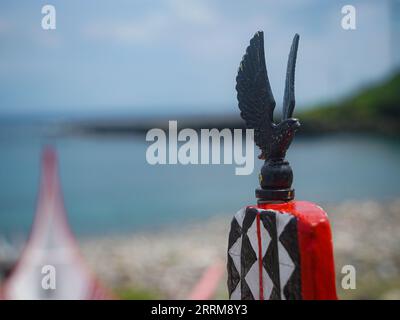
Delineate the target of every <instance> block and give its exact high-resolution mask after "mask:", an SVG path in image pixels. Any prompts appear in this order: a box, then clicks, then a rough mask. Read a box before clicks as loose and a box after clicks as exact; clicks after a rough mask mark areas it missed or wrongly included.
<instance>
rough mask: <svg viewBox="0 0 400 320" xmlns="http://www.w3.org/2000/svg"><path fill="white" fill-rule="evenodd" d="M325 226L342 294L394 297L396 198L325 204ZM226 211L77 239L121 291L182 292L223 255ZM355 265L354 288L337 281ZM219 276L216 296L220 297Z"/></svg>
mask: <svg viewBox="0 0 400 320" xmlns="http://www.w3.org/2000/svg"><path fill="white" fill-rule="evenodd" d="M323 207H324V208H325V209H326V211H327V212H328V216H329V219H330V221H331V225H332V232H333V238H334V252H335V268H336V278H337V288H338V294H339V297H340V298H342V299H399V298H400V250H399V248H400V199H394V200H390V201H388V202H377V201H363V202H360V201H346V202H342V203H340V204H335V205H333V204H325V205H323ZM233 214H234V213H232V214H231V215H219V216H217V217H214V218H210V219H208V220H206V221H201V222H197V223H193V224H189V225H185V226H184V228H179V229H177V228H166V229H163V230H158V231H156V232H154V233H152V232H143V233H135V234H132V235H124V236H118V237H107V238H93V239H85V240H80V244H81V249H82V252H83V255H84V257H85V258H86V260H87V263H88V264H89V265H90V266H91V267H92V269H93V270H94V271H95V273H96V274H97V275H98V276H99V277H100V279H101V280H102V281H103V283H104V284H105V285H106V286H108V287H109V288H110V289H111V290H113V291H114V292H115V293H116V294H117V295H119V296H120V297H122V298H126V299H130V298H132V299H133V298H138V299H140V298H161V299H185V298H187V297H188V295H189V294H190V292H191V290H192V289H193V287H194V286H195V284H196V282H197V281H198V280H199V279H200V278H201V276H202V274H203V273H204V271H205V270H206V269H207V268H208V267H209V266H211V265H213V264H215V263H218V262H221V263H223V264H225V262H226V247H227V241H228V240H227V237H228V232H229V226H230V221H231V218H232V215H233ZM345 265H352V266H354V267H355V269H356V285H357V287H356V289H355V290H351V289H348V290H344V289H342V288H341V280H342V278H343V276H344V275H343V274H342V273H341V271H342V268H343V266H345ZM226 291H227V290H226V278H224V277H222V278H221V279H220V283H219V285H218V289H217V291H216V293H215V298H217V299H225V298H227V293H226Z"/></svg>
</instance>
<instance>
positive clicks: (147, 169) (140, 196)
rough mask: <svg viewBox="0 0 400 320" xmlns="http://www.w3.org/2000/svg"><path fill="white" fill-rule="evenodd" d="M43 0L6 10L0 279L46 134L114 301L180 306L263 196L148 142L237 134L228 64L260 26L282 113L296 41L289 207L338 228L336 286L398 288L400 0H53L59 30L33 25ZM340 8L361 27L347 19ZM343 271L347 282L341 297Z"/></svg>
mask: <svg viewBox="0 0 400 320" xmlns="http://www.w3.org/2000/svg"><path fill="white" fill-rule="evenodd" d="M45 4H47V2H46V3H45V2H43V1H29V2H23V3H18V4H17V3H16V2H13V1H2V2H1V4H0V43H1V46H0V150H1V156H0V268H1V274H2V277H3V278H4V277H6V275H7V272H9V270H10V268H11V266H12V265H13V264H14V263H15V261H16V259H18V257H19V255H20V250H21V248H22V246H23V244H24V243H25V241H26V239H27V237H28V235H29V230H30V228H31V225H32V221H33V217H34V212H35V206H36V199H37V192H38V183H39V175H40V154H41V150H42V147H43V146H44V145H46V144H52V145H53V146H55V148H56V150H57V153H58V156H59V159H60V176H61V183H62V189H63V195H64V200H65V206H66V210H67V212H68V219H69V222H70V224H71V228H72V230H73V232H74V234H75V235H76V236H77V238H78V240H79V243H80V246H81V249H82V250H83V253H84V256H85V258H86V260H87V262H88V263H89V265H91V266H92V268H93V269H94V270H95V272H96V273H97V274H98V275H99V277H100V278H101V279H102V280H103V281H104V282H105V283H106V285H107V286H108V287H110V288H111V289H112V290H114V292H116V293H117V294H118V295H119V296H120V297H123V298H184V297H185V296H186V295H187V294H188V292H190V289H191V288H192V286H193V285H194V284H195V282H196V281H197V280H198V278H199V277H200V276H201V274H202V272H203V271H204V270H205V269H206V268H207V267H208V266H209V265H211V264H213V263H214V262H215V261H217V260H221V261H225V260H224V259H225V250H226V245H227V236H228V228H229V224H230V219H231V217H232V215H233V214H234V213H235V212H236V211H237V210H239V209H240V208H241V207H243V206H246V205H249V204H253V203H255V197H254V189H255V188H256V187H257V185H258V178H257V175H258V171H259V168H260V166H261V165H262V163H261V161H258V162H260V163H256V168H255V170H254V172H253V174H252V175H250V176H235V170H234V168H235V165H207V166H206V165H203V166H202V165H197V166H196V165H189V166H184V165H179V164H178V165H158V166H151V165H149V164H148V163H147V162H146V158H145V154H146V149H147V147H148V146H149V145H150V143H149V142H146V140H145V134H146V132H147V130H149V129H150V128H154V127H160V128H167V126H168V120H178V126H179V127H181V128H186V127H194V128H213V127H216V128H226V127H228V128H242V127H243V123H242V121H241V119H240V118H239V111H238V108H237V101H236V92H235V77H236V72H237V68H238V65H239V62H240V60H241V58H242V55H243V54H244V52H245V48H246V47H247V45H248V42H249V40H250V38H251V37H252V35H253V34H254V33H255V32H256V31H257V30H263V31H264V34H265V52H266V60H267V68H268V72H269V78H270V82H271V86H272V89H273V92H274V95H275V99H276V101H277V108H276V109H277V111H278V110H279V109H280V108H281V103H280V101H282V99H283V89H284V81H285V72H286V63H287V56H288V53H289V49H290V44H291V41H292V38H293V35H294V34H295V33H299V34H300V45H299V54H298V60H297V61H298V62H297V69H296V103H297V105H296V110H295V116H296V117H298V118H299V119H300V120H301V122H302V124H303V126H302V128H301V129H300V131H299V134H298V135H297V136H296V139H295V141H294V143H293V145H292V147H291V149H290V150H289V152H288V155H287V158H288V160H289V161H290V163H291V165H292V168H293V171H294V187H295V189H296V194H297V199H299V200H309V201H313V202H317V203H319V204H321V205H322V206H324V208H326V209H327V212H328V214H329V216H330V219H331V221H332V228H333V234H334V244H335V259H336V272H337V277H338V289H339V291H340V296H341V297H342V298H382V299H386V298H400V273H399V271H400V253H399V252H398V248H399V246H400V238H399V236H398V234H399V232H400V209H399V208H400V192H399V181H400V170H399V163H400V140H399V136H400V106H399V104H400V91H399V89H400V73H399V70H400V68H399V67H400V44H399V41H398V39H399V38H400V1H397V0H386V1H349V0H347V1H335V2H327V1H325V2H321V1H312V0H304V1H300V0H298V1H286V0H285V1H279V3H278V2H276V1H258V0H251V1H241V2H228V1H211V0H210V1H209V0H204V1H201V0H185V1H183V0H169V1H122V0H119V1H113V2H111V1H94V0H93V1H84V2H82V1H76V0H70V1H57V0H52V1H51V3H50V4H52V5H53V6H54V7H55V8H56V29H55V30H43V29H42V26H41V20H42V18H43V14H42V13H41V9H42V6H43V5H45ZM348 4H351V5H353V6H354V7H355V9H356V29H355V30H345V29H343V28H342V25H341V20H342V18H343V16H344V15H343V14H342V12H341V10H342V7H343V6H344V5H348ZM256 152H257V154H258V151H257V150H256ZM149 252H152V255H149ZM346 264H352V265H354V266H355V267H356V270H357V289H356V290H342V289H340V279H341V278H342V274H341V272H340V271H341V268H342V266H343V265H346ZM224 281H225V280H223V279H222V280H221V284H220V287H219V289H218V292H217V293H216V295H215V296H216V297H217V298H226V297H227V293H226V287H225V283H224Z"/></svg>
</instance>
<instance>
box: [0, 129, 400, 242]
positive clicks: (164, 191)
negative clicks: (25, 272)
mask: <svg viewBox="0 0 400 320" xmlns="http://www.w3.org/2000/svg"><path fill="white" fill-rule="evenodd" d="M43 131H46V128H45V127H43V128H39V130H38V129H37V128H35V129H32V128H28V127H25V126H20V127H4V126H3V127H1V129H0V150H1V157H0V234H2V235H6V236H13V235H21V234H22V235H26V234H27V232H28V230H29V227H30V225H31V223H32V219H33V214H34V211H35V205H36V196H37V191H38V181H39V160H40V153H41V148H42V146H43V145H44V144H45V143H49V142H51V143H53V144H54V145H55V146H56V149H57V152H58V155H59V159H60V175H61V181H62V188H63V191H64V199H65V205H66V208H67V212H68V217H69V220H70V222H71V225H72V228H73V230H74V232H75V233H77V234H78V235H80V236H82V235H93V234H94V235H103V234H113V233H114V234H115V233H121V232H130V231H134V230H143V229H150V228H153V227H157V228H158V227H160V226H164V225H171V224H172V225H174V224H175V225H176V224H184V223H186V222H189V221H193V220H195V221H201V220H202V219H204V218H206V217H209V216H212V215H216V214H227V213H228V214H229V213H232V214H233V213H234V212H236V211H237V210H238V209H239V208H240V207H242V206H244V205H248V204H251V203H254V188H255V187H256V186H257V184H258V179H257V175H258V170H259V167H260V166H261V163H258V164H257V165H258V166H257V167H256V168H255V170H254V173H253V174H252V175H250V176H236V175H235V170H234V168H235V166H234V165H197V166H195V165H189V166H183V165H164V166H151V165H149V164H147V162H146V159H145V151H146V148H147V146H148V145H149V143H147V142H146V141H145V138H144V136H143V137H142V136H124V137H122V136H119V137H118V136H113V137H105V136H97V137H94V136H92V137H90V136H68V137H66V136H64V137H58V138H52V139H49V138H48V137H47V138H44V136H46V135H44V134H43ZM288 159H289V161H290V163H291V165H292V167H293V170H294V174H295V177H294V187H295V188H296V193H297V199H303V200H310V201H314V202H318V203H326V202H335V201H343V200H346V199H368V198H372V199H381V200H382V199H389V198H392V197H396V196H399V195H400V192H399V181H400V170H399V164H400V143H398V142H395V141H390V140H384V139H379V138H367V137H355V136H329V137H321V138H312V139H311V138H308V139H305V138H296V140H295V142H294V143H293V145H292V147H291V149H290V150H289V153H288ZM258 162H259V161H258ZM382 214H384V213H382Z"/></svg>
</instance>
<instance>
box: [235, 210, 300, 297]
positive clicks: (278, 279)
mask: <svg viewBox="0 0 400 320" xmlns="http://www.w3.org/2000/svg"><path fill="white" fill-rule="evenodd" d="M257 215H260V242H261V257H259V256H258V255H259V253H258V252H259V248H258V241H259V240H258V237H257ZM259 259H261V260H262V273H263V274H262V288H263V297H264V299H267V300H280V299H301V278H300V254H299V245H298V239H297V218H296V217H294V216H292V215H291V214H289V213H285V212H279V211H275V210H263V209H258V208H256V207H247V208H243V209H241V210H239V211H238V212H237V213H236V214H235V216H234V218H233V220H232V223H231V230H230V233H229V244H228V289H229V296H230V298H231V299H233V300H253V299H254V300H259V299H260V275H259V269H260V267H259V264H260V261H259Z"/></svg>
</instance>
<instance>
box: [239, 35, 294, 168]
mask: <svg viewBox="0 0 400 320" xmlns="http://www.w3.org/2000/svg"><path fill="white" fill-rule="evenodd" d="M298 45H299V35H298V34H296V35H295V36H294V39H293V42H292V47H291V49H290V53H289V59H288V64H287V72H286V84H285V92H284V97H283V116H282V121H281V122H280V123H279V124H275V123H274V119H273V114H274V109H275V100H274V96H273V94H272V90H271V85H270V83H269V79H268V73H267V68H266V64H265V54H264V34H263V32H262V31H258V32H257V33H256V34H255V35H254V37H253V38H252V39H251V40H250V45H249V46H248V47H247V50H246V54H245V55H244V56H243V59H242V61H241V63H240V66H239V71H238V75H237V77H236V91H237V99H238V102H239V109H240V111H241V113H240V115H241V117H242V118H243V119H244V120H245V122H246V126H247V128H250V129H254V142H255V143H256V145H257V146H258V147H259V148H260V149H261V154H260V155H259V158H260V159H264V160H268V161H269V160H271V161H282V160H283V159H284V158H285V155H286V151H287V149H288V148H289V145H290V143H291V142H292V140H293V137H294V133H295V132H296V130H297V129H298V128H299V126H300V122H299V121H298V120H297V119H294V118H292V115H293V110H294V106H295V97H294V76H295V68H296V58H297V48H298Z"/></svg>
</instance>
